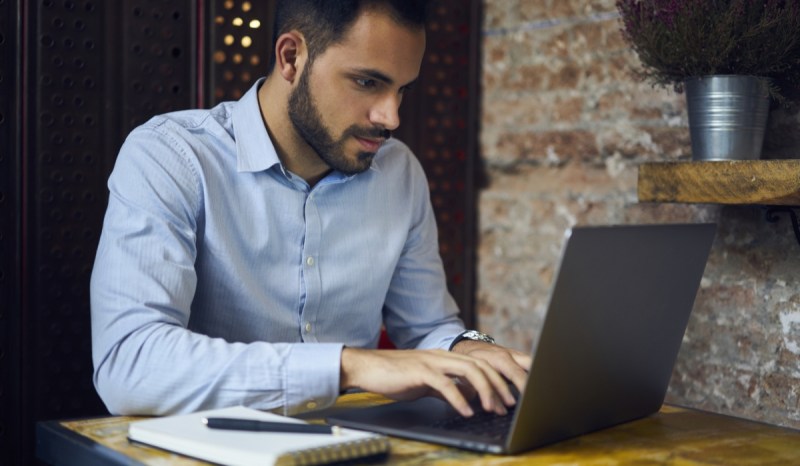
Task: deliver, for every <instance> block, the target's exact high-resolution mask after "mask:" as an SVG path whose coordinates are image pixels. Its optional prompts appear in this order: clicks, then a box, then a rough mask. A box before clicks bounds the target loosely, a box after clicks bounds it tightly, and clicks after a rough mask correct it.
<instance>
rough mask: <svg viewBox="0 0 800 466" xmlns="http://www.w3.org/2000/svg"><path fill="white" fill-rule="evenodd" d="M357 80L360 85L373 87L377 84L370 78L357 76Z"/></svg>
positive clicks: (368, 87)
mask: <svg viewBox="0 0 800 466" xmlns="http://www.w3.org/2000/svg"><path fill="white" fill-rule="evenodd" d="M355 82H356V84H357V85H358V86H359V87H363V88H367V89H371V88H373V87H375V86H376V85H377V83H376V82H375V80H374V79H369V78H355Z"/></svg>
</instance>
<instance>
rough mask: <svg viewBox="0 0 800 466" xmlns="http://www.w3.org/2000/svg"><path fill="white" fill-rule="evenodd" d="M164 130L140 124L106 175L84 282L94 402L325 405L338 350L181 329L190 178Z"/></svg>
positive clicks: (194, 166) (191, 283) (186, 295)
mask: <svg viewBox="0 0 800 466" xmlns="http://www.w3.org/2000/svg"><path fill="white" fill-rule="evenodd" d="M164 124H165V123H164V121H163V120H151V122H150V123H148V124H147V125H145V126H143V127H141V128H139V129H137V130H135V131H134V132H133V133H131V135H130V136H129V137H128V139H127V140H126V142H125V144H124V145H123V147H122V149H121V151H120V154H119V157H118V159H117V163H116V165H115V168H114V171H113V173H112V175H111V177H110V178H109V190H110V195H109V204H108V209H107V212H106V217H105V220H104V226H103V232H102V235H101V238H100V244H99V246H98V251H97V256H96V259H95V265H94V269H93V271H92V279H91V315H92V356H93V362H94V369H95V370H94V384H95V387H96V389H97V391H98V393H99V395H100V397H101V398H102V399H103V401H104V402H105V404H106V406H107V407H108V409H109V410H110V411H111V412H112V413H114V414H152V415H164V414H174V413H181V412H192V411H197V410H201V409H211V408H217V407H224V406H232V405H246V406H251V407H253V408H257V409H276V408H280V409H282V410H283V412H284V413H286V414H291V413H296V412H299V411H304V410H309V409H318V408H322V407H325V406H328V405H331V404H332V403H333V402H334V401H335V400H336V397H337V396H338V394H339V375H340V357H341V350H342V345H341V344H336V343H302V344H300V343H268V342H250V343H243V342H230V341H225V340H223V339H221V338H212V337H209V336H206V335H202V334H199V333H196V332H193V331H191V330H190V329H189V322H190V317H191V308H192V300H193V297H194V294H195V290H196V286H197V275H196V273H195V269H194V263H195V259H196V256H197V248H196V244H197V243H196V241H197V236H198V234H199V233H198V232H201V231H202V223H203V212H202V205H203V191H202V189H201V183H200V177H201V176H202V172H201V171H200V168H199V164H198V163H197V161H196V160H195V159H193V157H192V150H191V146H190V144H189V143H187V142H186V141H187V140H188V139H183V138H181V137H173V136H172V135H171V133H169V132H167V131H165V130H164ZM173 131H174V130H173ZM221 311H222V310H221Z"/></svg>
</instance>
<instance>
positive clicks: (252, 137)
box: [233, 78, 281, 172]
mask: <svg viewBox="0 0 800 466" xmlns="http://www.w3.org/2000/svg"><path fill="white" fill-rule="evenodd" d="M264 79H265V78H260V79H259V80H258V81H256V82H255V84H253V86H252V87H251V88H250V90H248V91H247V93H245V95H243V96H242V98H241V99H239V101H238V102H237V103H236V106H235V107H234V109H233V134H234V137H235V138H236V170H237V171H239V172H258V171H263V170H267V169H268V168H270V167H272V166H274V165H280V163H281V161H280V159H279V158H278V153H277V152H276V151H275V146H274V145H273V144H272V140H271V139H270V137H269V133H267V127H266V125H265V124H264V118H263V117H262V115H261V107H260V106H259V104H258V88H259V87H261V83H263V82H264Z"/></svg>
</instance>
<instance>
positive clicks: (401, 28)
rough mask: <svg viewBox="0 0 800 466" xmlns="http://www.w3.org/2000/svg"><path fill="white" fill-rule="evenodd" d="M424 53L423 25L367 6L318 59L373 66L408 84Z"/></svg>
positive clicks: (334, 63)
mask: <svg viewBox="0 0 800 466" xmlns="http://www.w3.org/2000/svg"><path fill="white" fill-rule="evenodd" d="M424 53H425V30H424V29H423V28H416V27H409V26H406V25H403V24H400V23H398V22H396V21H395V20H394V19H392V18H391V16H389V15H388V14H386V13H382V12H380V11H379V10H377V11H372V10H367V11H364V12H362V13H361V14H360V15H359V17H358V18H357V19H356V21H355V22H354V23H353V25H352V26H351V27H350V29H349V30H348V31H347V33H346V34H345V35H344V37H343V38H342V40H341V41H340V42H338V43H336V44H333V45H331V46H330V47H328V49H327V50H325V52H323V53H322V54H321V55H320V56H319V57H317V60H316V62H317V63H320V62H323V63H325V64H327V65H328V66H336V67H338V68H361V69H374V70H376V71H380V72H382V73H384V74H386V75H387V76H389V77H391V78H392V79H393V80H395V81H397V82H399V83H401V84H405V83H406V82H409V81H413V80H414V79H416V77H417V75H418V74H419V69H420V65H421V63H422V57H423V55H424Z"/></svg>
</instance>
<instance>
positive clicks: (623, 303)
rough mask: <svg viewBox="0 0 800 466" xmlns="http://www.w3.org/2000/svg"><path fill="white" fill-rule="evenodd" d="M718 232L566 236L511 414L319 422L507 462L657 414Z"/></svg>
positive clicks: (421, 411) (381, 410)
mask: <svg viewBox="0 0 800 466" xmlns="http://www.w3.org/2000/svg"><path fill="white" fill-rule="evenodd" d="M715 233H716V225H714V224H667V225H626V226H600V227H575V228H573V229H571V230H570V231H568V232H567V234H566V238H565V242H564V247H563V250H562V257H561V263H560V266H559V269H558V275H557V276H556V280H555V282H554V283H553V288H552V290H551V295H550V302H549V306H548V309H547V315H546V316H545V320H544V324H543V325H542V327H541V330H540V331H539V334H538V339H537V338H535V339H534V340H535V341H536V343H535V344H534V348H533V352H532V354H533V364H532V366H531V369H530V372H529V374H528V380H527V382H526V385H525V387H524V390H523V391H522V392H521V393H519V394H518V399H517V404H516V406H515V408H514V410H513V412H512V413H511V414H509V415H507V416H498V415H495V414H490V413H486V412H483V411H482V409H481V408H480V407H479V406H480V405H479V404H478V402H477V400H476V402H475V406H476V407H477V409H476V410H475V412H476V415H475V416H473V417H472V418H464V417H461V416H460V415H458V413H457V412H456V411H455V410H454V409H453V408H451V407H450V406H449V404H448V403H446V402H445V401H442V400H440V399H438V398H434V397H425V398H421V399H418V400H414V401H401V402H392V403H388V404H384V405H380V406H374V407H369V408H346V409H343V410H338V411H335V412H333V413H331V415H329V416H328V417H327V422H328V423H329V424H332V425H340V426H343V427H351V428H355V429H362V430H368V431H374V432H380V433H384V434H388V435H393V436H397V437H405V438H409V439H415V440H421V441H425V442H432V443H439V444H444V445H450V446H454V447H459V448H464V449H469V450H476V451H484V452H490V453H505V454H512V453H518V452H522V451H526V450H530V449H533V448H538V447H541V446H544V445H548V444H552V443H555V442H558V441H561V440H565V439H569V438H572V437H576V436H578V435H581V434H585V433H588V432H592V431H596V430H599V429H604V428H607V427H611V426H614V425H617V424H621V423H624V422H628V421H632V420H635V419H639V418H642V417H645V416H648V415H650V414H653V413H655V412H656V411H658V410H659V409H660V408H661V406H662V404H663V402H664V397H665V396H666V392H667V388H668V386H669V381H670V377H671V375H672V370H673V367H674V365H675V360H676V359H677V356H678V350H679V349H680V346H681V341H682V340H683V335H684V333H685V331H686V326H687V324H688V321H689V315H690V313H691V311H692V307H693V305H694V300H695V297H696V295H697V291H698V288H699V286H700V280H701V278H702V276H703V272H704V270H705V265H706V261H707V260H708V255H709V251H710V249H711V244H712V242H713V240H714V236H715ZM530 331H531V333H532V334H533V333H534V332H536V329H533V328H532V329H530ZM476 422H477V423H479V424H482V423H484V422H485V423H487V424H488V425H492V424H505V425H504V426H501V427H500V428H499V429H500V430H499V431H498V432H494V433H492V432H483V430H482V429H485V428H486V426H484V425H480V426H478V427H475V426H470V424H473V423H476ZM476 429H480V430H476Z"/></svg>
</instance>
